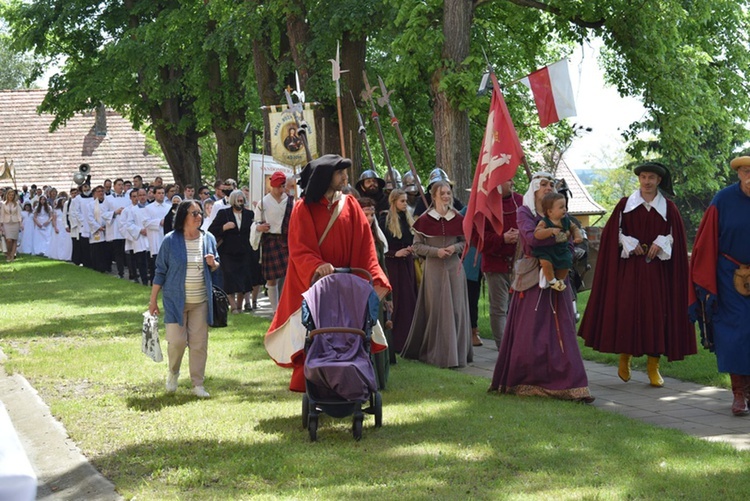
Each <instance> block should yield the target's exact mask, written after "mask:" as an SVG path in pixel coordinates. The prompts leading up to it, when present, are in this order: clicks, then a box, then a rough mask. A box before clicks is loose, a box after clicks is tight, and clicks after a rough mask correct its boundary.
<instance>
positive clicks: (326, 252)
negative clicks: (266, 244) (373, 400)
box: [265, 196, 391, 391]
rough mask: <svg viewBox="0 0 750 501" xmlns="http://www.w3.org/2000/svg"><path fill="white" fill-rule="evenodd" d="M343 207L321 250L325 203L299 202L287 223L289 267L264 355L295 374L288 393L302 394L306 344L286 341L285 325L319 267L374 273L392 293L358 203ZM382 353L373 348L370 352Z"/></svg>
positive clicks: (375, 279) (326, 215)
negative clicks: (328, 265) (292, 370)
mask: <svg viewBox="0 0 750 501" xmlns="http://www.w3.org/2000/svg"><path fill="white" fill-rule="evenodd" d="M338 203H341V202H338ZM343 203H344V204H345V205H344V207H343V209H342V211H341V214H340V215H339V216H338V218H337V219H336V222H335V223H334V224H333V226H332V227H331V229H330V231H329V232H328V235H327V236H326V238H325V240H324V241H323V243H322V244H321V245H320V246H319V245H318V240H319V238H320V235H322V234H323V232H324V231H325V228H326V226H328V221H329V220H330V216H331V212H330V211H329V210H328V204H327V201H326V199H325V198H323V199H322V200H321V201H320V202H317V203H313V204H309V205H308V204H306V203H305V201H304V200H298V201H297V203H296V204H295V206H294V209H292V215H291V218H290V220H289V263H288V266H287V273H286V278H285V280H284V287H283V289H282V293H281V298H280V299H279V306H278V309H277V310H276V315H274V317H273V321H272V322H271V326H270V327H269V329H268V332H267V333H266V337H265V345H266V350H267V351H268V354H269V355H270V356H271V358H273V359H274V361H275V362H276V363H277V364H278V365H280V366H282V367H291V368H293V369H294V372H293V374H292V380H291V383H290V386H289V388H290V389H291V390H292V391H305V380H304V374H303V371H302V369H303V367H304V362H305V354H304V350H303V348H304V343H300V340H299V339H294V340H293V341H292V340H290V339H286V338H285V336H286V335H287V333H288V332H289V323H291V322H289V323H288V321H289V320H290V317H292V315H294V314H295V313H296V312H297V311H298V310H299V309H300V307H301V306H302V293H303V292H305V291H306V290H307V289H309V288H310V281H311V280H312V277H313V274H314V273H315V270H316V269H317V268H318V266H320V265H322V264H325V263H330V264H332V265H333V266H334V267H336V268H339V267H351V268H363V269H365V270H367V271H369V272H370V274H372V278H373V282H374V284H375V285H379V286H381V287H384V288H387V289H390V288H391V286H390V284H389V283H388V278H387V277H386V275H385V273H384V272H383V270H382V269H381V268H380V265H379V264H378V256H377V254H376V252H375V244H374V242H373V238H372V231H371V230H370V225H369V223H368V222H367V218H366V217H365V214H364V212H362V209H361V208H360V206H359V203H358V202H357V201H356V200H355V199H354V197H351V196H346V197H345V198H344V202H343ZM302 329H303V330H304V328H303V327H302ZM279 338H282V339H279ZM281 345H283V346H281ZM384 348H385V346H376V345H375V344H373V347H372V351H373V352H377V351H380V350H382V349H384Z"/></svg>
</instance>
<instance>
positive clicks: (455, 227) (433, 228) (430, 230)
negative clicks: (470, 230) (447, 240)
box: [413, 209, 464, 237]
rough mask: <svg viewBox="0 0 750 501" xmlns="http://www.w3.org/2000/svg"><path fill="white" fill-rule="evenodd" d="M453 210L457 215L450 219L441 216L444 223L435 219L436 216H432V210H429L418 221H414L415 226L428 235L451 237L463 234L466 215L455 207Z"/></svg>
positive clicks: (417, 229)
mask: <svg viewBox="0 0 750 501" xmlns="http://www.w3.org/2000/svg"><path fill="white" fill-rule="evenodd" d="M451 210H452V211H453V213H454V214H455V216H454V217H453V218H451V220H450V221H448V220H447V219H445V218H440V219H442V220H443V221H444V222H443V223H441V222H440V219H435V218H434V217H432V216H430V214H429V212H430V211H427V212H425V213H424V214H422V215H421V216H419V218H418V219H417V220H416V221H414V226H413V228H414V229H415V230H416V231H418V232H420V233H421V234H423V235H427V236H428V237H437V236H443V235H445V236H450V237H458V236H463V234H464V228H463V221H464V217H463V216H462V215H461V214H459V213H458V211H456V210H455V209H451Z"/></svg>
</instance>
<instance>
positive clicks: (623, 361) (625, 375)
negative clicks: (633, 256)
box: [617, 353, 633, 383]
mask: <svg viewBox="0 0 750 501" xmlns="http://www.w3.org/2000/svg"><path fill="white" fill-rule="evenodd" d="M631 358H633V355H626V354H625V353H620V367H619V368H618V369H617V375H618V376H620V379H622V380H623V381H625V382H626V383H627V382H628V381H630V359H631Z"/></svg>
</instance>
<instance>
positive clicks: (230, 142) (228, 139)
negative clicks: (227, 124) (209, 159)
mask: <svg viewBox="0 0 750 501" xmlns="http://www.w3.org/2000/svg"><path fill="white" fill-rule="evenodd" d="M213 130H214V134H215V135H216V176H217V177H218V178H219V179H228V178H232V179H234V180H235V181H237V174H238V173H239V158H240V146H242V143H243V141H244V140H245V135H244V134H243V132H242V131H241V130H238V129H232V128H225V129H222V128H219V127H214V129H213Z"/></svg>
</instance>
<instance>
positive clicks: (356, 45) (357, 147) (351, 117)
mask: <svg viewBox="0 0 750 501" xmlns="http://www.w3.org/2000/svg"><path fill="white" fill-rule="evenodd" d="M366 50H367V37H366V36H365V35H355V34H353V33H352V32H350V31H345V32H344V34H343V40H342V41H341V69H342V70H348V71H347V73H342V75H341V109H342V115H343V118H344V140H345V141H346V156H347V157H349V158H351V159H352V172H351V173H350V175H351V177H352V178H353V179H350V180H349V182H350V183H351V184H352V185H354V184H355V182H356V179H357V178H358V177H359V175H360V174H361V172H362V171H363V170H366V169H369V168H370V165H369V164H370V161H369V160H368V159H365V158H363V157H362V155H363V151H362V140H361V139H360V136H359V121H358V120H357V113H356V111H355V109H354V103H353V102H352V95H354V99H356V101H357V103H358V104H361V95H362V90H363V89H364V87H365V85H364V81H363V80H362V71H363V70H364V69H365V52H366ZM349 92H351V94H350V93H349ZM364 115H365V116H366V115H367V113H365V114H364ZM364 119H365V117H363V120H364ZM335 132H336V137H337V138H338V128H337V129H336V131H335ZM368 139H369V138H368ZM364 154H365V155H366V154H367V153H366V152H364Z"/></svg>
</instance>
